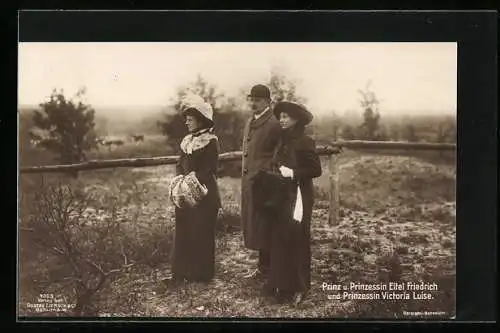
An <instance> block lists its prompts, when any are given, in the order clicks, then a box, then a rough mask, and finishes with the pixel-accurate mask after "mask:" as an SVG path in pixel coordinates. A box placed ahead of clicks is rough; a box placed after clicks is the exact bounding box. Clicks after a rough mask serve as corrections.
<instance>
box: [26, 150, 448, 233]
mask: <svg viewBox="0 0 500 333" xmlns="http://www.w3.org/2000/svg"><path fill="white" fill-rule="evenodd" d="M342 148H347V149H377V150H382V149H394V150H436V151H445V150H456V145H455V144H448V143H420V142H418V143H409V142H387V141H335V142H332V143H331V144H330V145H328V146H318V147H317V149H316V151H317V153H318V155H320V156H329V161H328V171H329V182H330V194H329V196H330V198H329V199H330V205H329V223H330V224H332V225H334V224H337V223H338V220H339V206H340V188H339V172H338V154H339V153H340V152H341V150H342ZM241 158H242V152H241V151H234V152H228V153H222V154H220V155H219V161H221V162H230V161H240V160H241ZM178 159H179V157H178V156H160V157H146V158H124V159H114V160H96V161H87V162H83V163H77V164H68V165H46V166H30V167H21V168H20V170H19V171H20V173H23V174H26V173H45V172H77V171H85V170H96V169H106V168H118V167H148V166H158V165H168V164H175V163H177V161H178Z"/></svg>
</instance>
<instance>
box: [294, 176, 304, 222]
mask: <svg viewBox="0 0 500 333" xmlns="http://www.w3.org/2000/svg"><path fill="white" fill-rule="evenodd" d="M303 213H304V207H303V206H302V191H301V190H300V186H299V185H297V198H296V199H295V208H294V209H293V219H294V220H295V221H296V222H299V223H300V222H302V217H303Z"/></svg>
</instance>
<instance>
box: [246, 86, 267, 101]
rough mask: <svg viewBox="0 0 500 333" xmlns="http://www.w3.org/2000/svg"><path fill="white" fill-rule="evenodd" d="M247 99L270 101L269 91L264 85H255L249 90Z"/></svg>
mask: <svg viewBox="0 0 500 333" xmlns="http://www.w3.org/2000/svg"><path fill="white" fill-rule="evenodd" d="M248 97H257V98H266V99H270V98H271V91H270V90H269V88H268V87H266V86H265V85H263V84H258V85H255V86H253V87H252V90H250V94H249V95H248Z"/></svg>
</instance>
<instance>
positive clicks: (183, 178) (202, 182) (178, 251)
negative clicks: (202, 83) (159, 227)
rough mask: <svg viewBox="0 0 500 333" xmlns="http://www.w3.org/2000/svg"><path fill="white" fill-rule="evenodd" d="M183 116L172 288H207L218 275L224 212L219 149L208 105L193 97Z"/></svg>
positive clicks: (174, 192)
mask: <svg viewBox="0 0 500 333" xmlns="http://www.w3.org/2000/svg"><path fill="white" fill-rule="evenodd" d="M182 110H183V111H182V112H183V115H184V117H185V121H186V122H185V123H186V126H187V128H188V131H189V134H188V135H186V136H185V137H184V138H183V139H182V141H181V144H180V150H181V151H180V158H179V162H178V163H177V167H176V171H177V176H176V177H175V178H174V179H173V180H172V182H171V184H170V197H171V200H172V202H173V203H174V204H175V236H174V246H173V253H172V273H173V274H172V282H174V283H178V282H181V281H186V280H187V281H199V282H204V281H205V282H208V281H210V280H211V279H212V278H213V276H214V274H215V268H214V264H215V223H216V220H217V215H218V211H219V208H220V207H221V202H220V196H219V189H218V186H217V180H216V172H217V163H218V156H219V145H218V139H217V136H215V135H214V134H213V133H212V127H213V125H214V122H213V110H212V107H211V106H210V104H208V103H206V102H205V101H204V100H203V99H202V98H201V97H198V96H195V95H190V96H189V97H187V98H186V99H185V100H184V101H183V105H182Z"/></svg>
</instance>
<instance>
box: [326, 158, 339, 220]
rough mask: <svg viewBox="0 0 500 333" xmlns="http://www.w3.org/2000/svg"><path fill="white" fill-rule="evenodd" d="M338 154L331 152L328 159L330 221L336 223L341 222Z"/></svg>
mask: <svg viewBox="0 0 500 333" xmlns="http://www.w3.org/2000/svg"><path fill="white" fill-rule="evenodd" d="M337 160H338V154H336V153H334V154H331V155H330V157H329V160H328V170H329V171H330V175H329V179H330V207H329V208H330V209H329V216H328V220H329V221H328V223H329V224H330V225H336V224H337V223H338V222H339V206H340V200H339V174H338V166H337Z"/></svg>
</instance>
